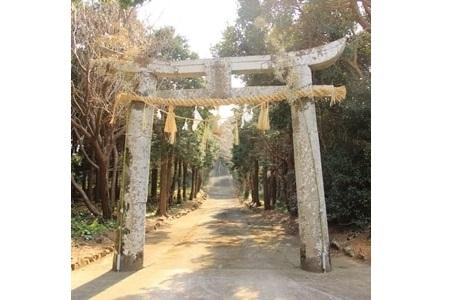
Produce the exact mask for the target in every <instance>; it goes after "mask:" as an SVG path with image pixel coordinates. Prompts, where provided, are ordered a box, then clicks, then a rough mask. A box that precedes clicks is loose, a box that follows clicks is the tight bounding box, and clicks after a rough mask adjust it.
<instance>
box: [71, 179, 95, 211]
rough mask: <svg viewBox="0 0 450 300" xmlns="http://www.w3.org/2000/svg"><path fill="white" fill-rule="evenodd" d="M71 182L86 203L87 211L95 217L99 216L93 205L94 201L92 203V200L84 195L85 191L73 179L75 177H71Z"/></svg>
mask: <svg viewBox="0 0 450 300" xmlns="http://www.w3.org/2000/svg"><path fill="white" fill-rule="evenodd" d="M71 182H72V185H73V187H74V188H75V190H76V191H77V192H78V193H80V195H81V197H82V199H83V201H84V203H85V204H86V206H87V208H88V209H89V211H90V212H91V213H92V214H93V215H94V216H96V217H98V216H100V211H99V210H98V209H97V207H96V206H95V204H94V203H92V201H91V200H90V199H89V198H88V196H87V195H86V193H85V192H84V191H83V188H82V187H81V186H80V185H79V184H78V183H77V182H76V181H75V178H74V177H73V175H72V177H71Z"/></svg>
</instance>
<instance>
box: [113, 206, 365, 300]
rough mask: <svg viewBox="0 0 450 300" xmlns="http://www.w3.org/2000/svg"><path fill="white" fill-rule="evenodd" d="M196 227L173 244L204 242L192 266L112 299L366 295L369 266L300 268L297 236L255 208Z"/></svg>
mask: <svg viewBox="0 0 450 300" xmlns="http://www.w3.org/2000/svg"><path fill="white" fill-rule="evenodd" d="M198 226H201V227H204V228H205V229H207V230H208V234H207V235H202V236H198V237H197V238H194V239H192V240H189V241H184V242H181V243H179V244H177V245H176V246H177V247H185V248H186V249H187V248H189V247H194V246H196V245H197V246H198V245H199V244H203V246H204V248H205V249H206V250H207V251H206V253H205V254H202V255H199V256H196V257H194V258H192V259H191V260H190V262H191V263H193V264H195V266H196V269H195V270H193V271H185V272H181V273H177V274H175V275H172V276H171V277H170V278H168V279H166V280H163V281H162V282H160V283H159V284H158V285H157V286H154V287H152V288H146V289H142V290H141V292H140V293H135V294H132V295H127V296H125V297H121V298H116V299H121V300H125V299H162V300H170V299H174V300H175V299H176V300H178V299H208V300H210V299H318V300H320V299H341V298H344V299H368V298H370V269H368V268H367V267H365V266H363V265H358V264H354V265H351V264H350V265H349V264H348V263H347V262H345V263H344V266H346V267H345V268H340V267H338V266H335V269H334V270H333V272H332V273H327V274H314V273H308V272H305V271H303V270H301V269H300V268H299V258H298V251H297V250H298V249H299V244H298V239H297V237H296V236H291V235H288V234H286V233H285V232H284V230H283V228H282V227H281V226H280V224H273V223H272V221H271V220H268V219H266V218H264V217H263V216H261V214H259V213H258V212H255V211H253V210H249V209H247V208H244V207H232V208H225V209H223V210H221V211H220V212H219V213H216V214H215V215H213V219H212V220H210V221H208V222H204V223H202V224H200V225H198ZM174 267H180V268H182V266H178V265H177V266H174Z"/></svg>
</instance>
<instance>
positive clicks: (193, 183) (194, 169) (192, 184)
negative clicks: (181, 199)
mask: <svg viewBox="0 0 450 300" xmlns="http://www.w3.org/2000/svg"><path fill="white" fill-rule="evenodd" d="M191 170H192V179H191V194H190V195H189V200H193V199H194V197H195V195H194V194H195V177H196V173H197V169H196V168H195V167H192V169H191Z"/></svg>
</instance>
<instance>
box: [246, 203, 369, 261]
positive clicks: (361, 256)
mask: <svg viewBox="0 0 450 300" xmlns="http://www.w3.org/2000/svg"><path fill="white" fill-rule="evenodd" d="M244 204H245V205H246V206H247V207H248V208H249V209H251V210H254V211H255V212H258V213H260V214H261V215H262V216H263V217H264V218H266V219H268V220H270V221H271V222H272V223H278V224H282V227H283V228H284V230H285V232H286V233H288V234H289V235H292V236H298V230H299V227H298V218H295V217H291V216H289V214H288V213H285V212H281V211H278V210H264V208H263V207H262V206H261V207H252V208H250V203H248V202H244ZM328 232H329V237H330V241H336V242H337V244H338V245H339V246H340V249H336V248H334V247H331V255H332V256H339V255H346V254H345V252H344V248H346V247H348V246H350V247H351V248H352V249H353V251H354V253H355V256H353V259H355V260H360V261H362V262H365V263H368V264H370V261H371V247H370V244H371V241H370V229H365V230H362V229H354V228H353V229H352V228H349V227H344V226H336V225H332V224H331V225H330V226H329V228H328Z"/></svg>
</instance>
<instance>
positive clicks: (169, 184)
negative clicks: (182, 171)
mask: <svg viewBox="0 0 450 300" xmlns="http://www.w3.org/2000/svg"><path fill="white" fill-rule="evenodd" d="M173 160H174V153H173V147H170V150H169V162H168V164H167V170H168V171H167V176H168V177H167V188H168V189H167V199H168V204H169V207H170V206H171V205H172V196H173V191H172V182H173V181H174V180H173V175H174V173H175V172H174V167H175V168H176V166H174V163H173Z"/></svg>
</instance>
